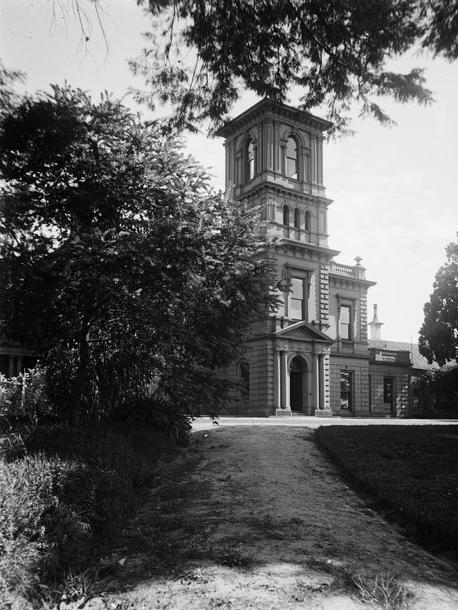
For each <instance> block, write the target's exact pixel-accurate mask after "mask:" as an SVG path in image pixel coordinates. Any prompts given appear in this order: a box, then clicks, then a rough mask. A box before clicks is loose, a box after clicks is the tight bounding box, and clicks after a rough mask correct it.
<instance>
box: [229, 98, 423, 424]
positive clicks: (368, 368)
mask: <svg viewBox="0 0 458 610" xmlns="http://www.w3.org/2000/svg"><path fill="white" fill-rule="evenodd" d="M330 127H331V124H330V123H329V122H328V121H325V120H323V119H321V118H318V117H316V116H313V115H311V114H309V113H307V112H303V111H300V110H297V109H295V108H293V107H290V106H286V105H284V104H279V103H276V102H273V101H270V100H266V99H265V100H262V101H261V102H259V103H257V104H256V105H254V106H253V107H252V108H250V109H249V110H247V111H246V112H244V113H242V114H241V115H239V116H238V117H236V118H235V119H233V120H232V121H230V122H229V123H227V124H226V125H224V126H223V127H222V128H221V129H219V131H218V132H217V135H219V136H222V137H224V138H225V150H226V187H227V188H229V189H231V191H232V192H233V193H234V197H235V199H236V201H239V202H240V204H243V205H245V206H247V208H248V209H256V210H259V215H260V219H261V221H262V226H263V227H264V230H265V231H266V233H267V234H268V236H269V237H271V238H276V239H274V242H273V243H274V245H273V246H272V252H271V256H272V258H273V260H274V263H275V266H276V270H277V277H276V280H277V284H276V288H277V290H278V295H279V297H280V303H281V305H280V307H279V308H278V310H277V312H276V313H275V315H271V316H269V317H266V319H264V320H262V321H258V322H256V323H254V324H253V325H252V327H251V329H250V332H249V335H248V337H247V339H246V342H245V345H244V356H243V358H242V359H241V360H240V361H239V362H237V363H234V365H233V366H232V367H231V368H230V370H229V374H230V376H231V377H232V378H233V379H235V380H237V381H238V382H239V383H238V387H239V390H238V391H237V392H236V394H235V395H234V396H233V399H232V400H231V402H230V404H228V405H227V409H226V413H227V414H237V415H252V416H255V415H257V416H267V415H275V414H277V415H289V414H291V413H293V412H295V413H302V414H307V415H313V414H314V415H316V416H332V415H337V416H356V417H368V416H379V417H380V416H382V417H384V416H386V417H390V416H394V417H396V416H402V415H404V414H406V413H407V412H408V410H409V405H410V403H411V401H412V396H411V380H412V375H415V374H416V373H418V371H419V370H421V369H422V368H426V366H425V365H426V360H424V359H422V357H421V356H420V355H419V353H418V348H417V347H416V346H415V349H414V348H413V346H410V345H409V344H399V343H396V344H393V343H390V342H384V341H382V340H381V334H380V331H381V326H382V324H381V323H380V322H379V320H378V317H377V311H376V308H375V311H374V317H373V320H372V322H371V323H370V324H369V326H370V328H371V338H370V339H368V336H367V327H368V321H367V291H368V290H369V288H370V287H371V286H373V285H374V284H375V282H372V281H370V280H369V279H368V278H367V277H366V270H365V269H364V267H362V265H361V259H360V258H356V259H355V261H356V264H355V265H353V266H349V265H343V264H341V263H339V262H337V261H336V260H335V257H336V256H337V255H339V254H340V252H339V251H337V250H334V249H332V248H330V247H329V243H328V238H329V236H328V230H327V226H328V221H327V215H328V208H329V205H330V204H331V200H330V199H328V198H327V197H326V190H325V187H324V184H323V139H324V138H323V134H324V133H325V132H326V130H327V129H329V128H330Z"/></svg>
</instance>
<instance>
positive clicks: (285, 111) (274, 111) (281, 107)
mask: <svg viewBox="0 0 458 610" xmlns="http://www.w3.org/2000/svg"><path fill="white" fill-rule="evenodd" d="M260 117H263V118H264V119H269V118H271V119H274V118H282V119H287V120H290V121H294V122H295V123H297V124H299V125H302V126H303V125H308V126H310V127H312V128H313V129H316V130H317V131H319V132H324V131H327V130H328V129H330V128H331V127H332V123H331V122H330V121H327V120H326V119H322V118H320V117H317V116H315V115H313V114H310V113H309V112H306V111H305V110H299V109H298V108H294V107H293V106H287V105H286V104H280V103H279V102H274V101H273V100H269V99H263V100H261V101H260V102H258V103H257V104H255V105H254V106H252V107H251V108H249V109H248V110H246V111H245V112H242V114H240V115H239V116H237V117H236V118H235V119H232V120H231V121H228V122H227V123H226V124H225V125H223V126H222V127H220V128H219V129H218V130H217V131H216V132H215V135H217V136H220V137H223V138H228V137H230V136H232V135H234V134H236V133H239V132H240V131H242V130H243V129H244V128H246V127H248V126H249V125H250V124H251V123H252V122H254V121H256V120H257V119H259V118H260Z"/></svg>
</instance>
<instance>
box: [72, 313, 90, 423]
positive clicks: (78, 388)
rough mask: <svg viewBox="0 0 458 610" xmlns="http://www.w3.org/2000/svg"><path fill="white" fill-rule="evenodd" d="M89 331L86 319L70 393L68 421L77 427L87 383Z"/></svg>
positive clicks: (81, 333)
mask: <svg viewBox="0 0 458 610" xmlns="http://www.w3.org/2000/svg"><path fill="white" fill-rule="evenodd" d="M88 332H89V327H88V324H87V322H86V321H84V322H83V325H82V328H81V332H80V340H79V347H78V368H77V369H76V375H75V377H74V379H73V381H72V389H71V394H70V410H69V417H68V423H69V425H70V427H71V428H76V427H77V426H78V425H79V422H80V414H81V402H82V399H83V394H84V386H85V384H86V379H87V371H88V364H89V344H88Z"/></svg>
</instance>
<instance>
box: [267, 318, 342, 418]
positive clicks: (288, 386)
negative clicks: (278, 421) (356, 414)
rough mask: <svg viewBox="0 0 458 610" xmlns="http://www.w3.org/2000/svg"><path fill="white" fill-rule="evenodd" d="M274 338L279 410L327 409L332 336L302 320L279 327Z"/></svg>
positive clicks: (319, 411)
mask: <svg viewBox="0 0 458 610" xmlns="http://www.w3.org/2000/svg"><path fill="white" fill-rule="evenodd" d="M274 341H275V343H274V345H275V352H274V357H275V396H276V404H275V411H276V414H277V415H291V414H292V412H293V411H295V412H300V413H304V414H306V415H313V414H315V415H323V414H325V413H327V412H328V411H329V410H330V406H329V395H330V392H329V354H330V346H331V344H332V343H333V341H332V339H330V338H329V337H328V336H327V335H325V334H324V333H323V332H321V331H320V330H318V329H317V328H316V327H315V326H313V325H312V324H309V323H307V322H303V321H301V322H297V323H296V324H292V325H290V326H288V327H287V328H284V329H281V330H279V331H277V332H276V333H275V339H274Z"/></svg>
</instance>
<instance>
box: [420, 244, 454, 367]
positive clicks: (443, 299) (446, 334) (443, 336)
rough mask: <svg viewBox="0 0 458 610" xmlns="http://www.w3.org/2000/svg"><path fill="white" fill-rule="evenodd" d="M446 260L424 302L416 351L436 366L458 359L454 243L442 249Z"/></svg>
mask: <svg viewBox="0 0 458 610" xmlns="http://www.w3.org/2000/svg"><path fill="white" fill-rule="evenodd" d="M446 253H447V263H446V264H445V265H443V266H442V267H441V268H440V269H439V271H438V272H437V273H436V281H435V282H434V285H433V288H434V290H433V293H432V295H431V297H430V300H429V303H425V307H424V313H425V320H424V322H423V326H422V327H421V329H420V340H419V347H420V352H421V353H422V354H423V356H425V357H426V358H427V359H428V362H432V361H433V360H436V361H437V362H438V363H439V364H440V366H443V365H444V364H445V363H446V362H450V361H452V360H455V361H456V362H458V242H456V243H453V242H452V243H450V244H449V245H448V246H447V248H446Z"/></svg>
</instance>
